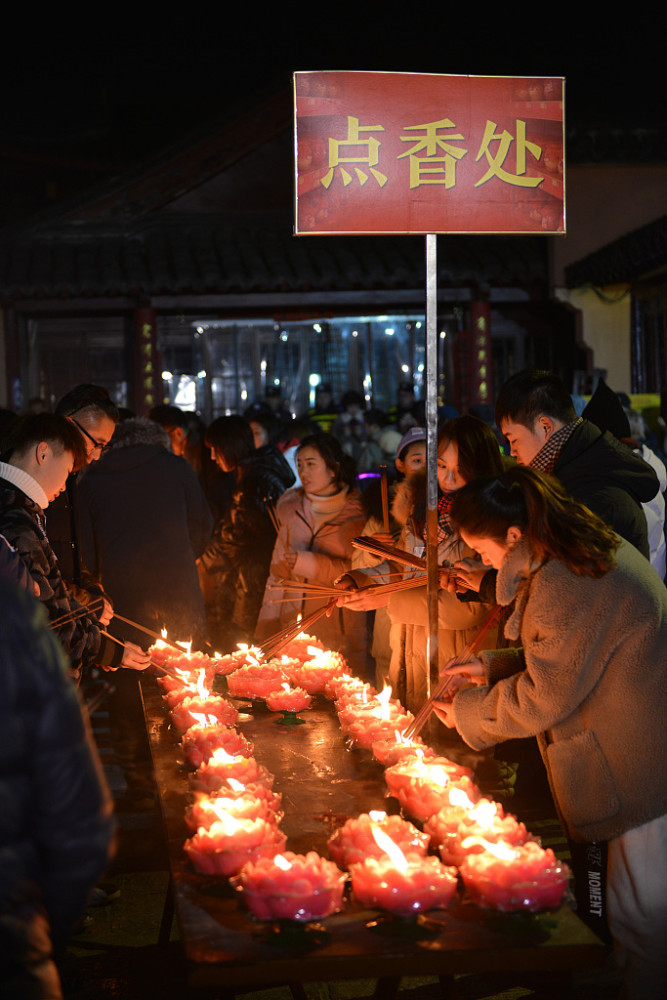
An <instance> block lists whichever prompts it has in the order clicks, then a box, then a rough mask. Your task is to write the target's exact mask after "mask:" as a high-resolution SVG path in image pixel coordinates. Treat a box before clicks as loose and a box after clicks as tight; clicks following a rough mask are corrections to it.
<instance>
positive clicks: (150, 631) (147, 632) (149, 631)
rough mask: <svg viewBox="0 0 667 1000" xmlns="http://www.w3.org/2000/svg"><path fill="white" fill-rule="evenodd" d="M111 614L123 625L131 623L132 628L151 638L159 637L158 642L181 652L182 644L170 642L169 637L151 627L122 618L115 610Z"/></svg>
mask: <svg viewBox="0 0 667 1000" xmlns="http://www.w3.org/2000/svg"><path fill="white" fill-rule="evenodd" d="M113 616H114V618H117V619H118V621H119V622H123V623H124V624H125V625H131V626H132V628H136V629H139V631H140V632H143V633H144V634H145V635H148V636H150V637H151V638H152V639H156V640H157V639H159V640H160V642H164V644H165V645H166V646H171V648H172V649H175V650H176V651H177V652H179V653H182V652H183V646H179V645H178V643H177V642H172V641H171V639H165V637H164V636H163V635H161V634H160V633H159V632H154V631H153V629H152V628H146V626H145V625H140V624H139V622H133V621H132V619H131V618H123V616H122V615H119V614H118V612H117V611H114V614H113Z"/></svg>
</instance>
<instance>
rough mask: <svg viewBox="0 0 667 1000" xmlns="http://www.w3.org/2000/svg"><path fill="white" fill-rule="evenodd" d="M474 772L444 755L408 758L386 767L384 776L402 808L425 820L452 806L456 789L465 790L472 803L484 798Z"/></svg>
mask: <svg viewBox="0 0 667 1000" xmlns="http://www.w3.org/2000/svg"><path fill="white" fill-rule="evenodd" d="M471 773H472V772H471V771H470V769H469V768H466V767H463V766H462V765H460V764H455V763H454V762H453V761H449V760H447V759H446V758H445V757H433V758H427V759H422V758H419V757H414V758H410V757H407V758H404V759H403V760H401V761H399V763H398V764H394V766H393V767H389V768H387V770H386V771H385V779H386V781H387V785H388V786H389V793H390V794H391V795H394V796H396V798H397V799H398V801H399V802H400V804H401V807H402V808H403V809H405V811H406V812H407V813H408V814H409V815H410V816H414V817H415V819H418V820H421V821H422V822H423V821H424V820H427V819H429V818H430V817H431V816H433V815H434V814H435V813H437V812H439V811H440V810H441V809H443V808H444V807H445V806H448V805H450V799H449V795H450V792H451V790H452V789H454V788H460V789H462V790H463V791H464V792H465V793H466V795H467V796H468V798H470V799H471V800H472V801H473V802H477V801H478V800H479V799H480V798H481V793H480V791H479V789H478V788H477V786H476V785H474V784H473V781H472V778H471V777H470V775H471Z"/></svg>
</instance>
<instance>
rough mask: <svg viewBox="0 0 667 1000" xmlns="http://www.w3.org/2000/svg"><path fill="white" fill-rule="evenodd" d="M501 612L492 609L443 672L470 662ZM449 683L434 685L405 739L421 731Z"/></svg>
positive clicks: (441, 681)
mask: <svg viewBox="0 0 667 1000" xmlns="http://www.w3.org/2000/svg"><path fill="white" fill-rule="evenodd" d="M503 610H504V608H502V607H501V606H500V605H496V607H494V608H493V610H492V611H490V612H489V614H488V615H487V617H486V618H485V619H484V621H483V622H482V625H481V627H480V629H479V632H478V633H477V635H476V636H475V638H474V639H472V640H471V641H470V642H469V643H468V645H467V646H466V647H465V648H464V649H462V650H461V652H460V653H457V654H456V656H453V657H452V658H451V660H448V662H447V663H446V664H445V666H444V667H443V670H446V669H447V668H448V667H453V666H456V665H457V664H459V663H467V662H468V661H469V660H470V657H471V656H474V654H475V653H476V652H477V650H478V649H479V646H480V644H481V642H482V639H483V638H484V636H485V635H486V634H487V632H489V630H490V629H492V628H493V626H494V625H497V623H498V621H499V619H500V616H501V615H502V613H503ZM451 681H452V678H451V677H443V678H441V680H440V681H439V683H438V684H437V685H436V688H435V690H434V691H433V693H432V695H431V697H430V698H428V700H427V701H425V702H424V704H423V705H422V707H421V708H420V709H419V711H418V712H417V714H416V715H415V717H414V719H413V720H412V723H411V724H410V725H409V726H408V727H407V729H405V731H404V734H403V735H404V736H406V737H407V738H413V737H415V736H417V735H418V734H419V733H420V732H421V731H422V729H423V728H424V725H425V723H426V720H427V719H428V717H429V715H430V714H431V712H432V711H433V703H434V702H436V701H439V700H440V699H441V698H442V697H443V695H444V694H445V693H446V691H447V688H448V687H449V685H450V684H451Z"/></svg>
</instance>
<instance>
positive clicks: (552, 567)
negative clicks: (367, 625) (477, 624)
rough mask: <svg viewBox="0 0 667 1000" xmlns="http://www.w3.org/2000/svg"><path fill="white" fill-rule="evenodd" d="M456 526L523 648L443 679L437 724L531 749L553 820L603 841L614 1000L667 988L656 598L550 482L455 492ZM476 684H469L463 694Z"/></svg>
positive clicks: (662, 609) (662, 623)
mask: <svg viewBox="0 0 667 1000" xmlns="http://www.w3.org/2000/svg"><path fill="white" fill-rule="evenodd" d="M452 519H453V521H454V523H455V524H456V525H457V526H458V529H459V532H460V534H461V536H462V537H463V538H464V540H465V541H466V542H467V543H468V544H469V545H470V546H471V547H472V548H473V549H475V550H476V551H477V552H478V553H479V554H480V555H481V556H482V558H483V559H484V561H485V562H486V563H487V564H490V565H492V566H493V567H494V568H496V569H497V570H498V580H497V585H496V592H497V598H498V601H499V603H501V604H505V605H509V604H512V602H514V606H513V611H512V614H511V616H510V618H509V619H508V622H507V624H506V626H505V631H506V634H509V636H510V637H513V638H515V639H519V638H520V640H521V642H522V648H515V649H504V650H498V651H493V652H486V653H483V654H482V655H481V658H480V659H478V660H474V661H473V662H472V663H470V664H466V665H464V666H461V667H454V668H452V671H451V672H452V674H453V675H462V676H464V677H467V678H469V679H471V680H472V681H473V685H472V686H469V687H465V688H462V689H461V690H459V691H458V692H457V694H456V695H455V697H454V701H453V703H451V704H450V705H443V706H441V708H440V709H439V710H438V714H439V715H440V717H441V719H442V720H443V721H444V722H445V724H446V725H455V726H456V728H457V729H458V731H459V733H460V734H461V736H462V737H463V738H464V740H465V741H466V743H468V745H469V746H471V747H473V748H474V749H477V750H481V749H484V748H486V747H489V746H492V745H493V744H495V743H497V742H499V741H501V740H507V739H512V738H515V737H525V736H537V737H538V742H539V745H540V751H541V753H542V757H543V760H544V763H545V766H546V769H547V773H548V776H549V782H550V784H551V788H552V792H553V795H554V799H555V802H556V805H557V807H558V809H559V811H560V814H561V818H562V820H563V823H564V825H565V827H566V829H567V831H568V833H569V835H570V836H571V837H572V839H574V840H576V841H583V842H591V841H600V840H607V841H608V842H609V843H608V874H607V896H608V900H607V904H608V919H609V927H610V930H611V933H612V935H613V937H614V940H615V943H616V945H617V948H618V949H619V957H620V962H621V966H622V968H623V969H624V971H625V993H624V994H623V995H624V996H625V997H632V998H641V1000H653V998H656V1000H657V998H658V997H660V998H661V997H663V996H664V986H665V982H667V956H666V953H665V948H664V943H665V940H667V902H666V897H665V885H666V884H667V815H666V814H667V784H666V783H665V772H666V771H667V743H666V742H665V738H664V718H665V710H666V709H667V591H666V590H665V587H664V585H663V584H662V581H661V580H660V578H659V577H658V575H657V573H655V571H654V570H653V569H652V568H651V567H650V566H649V564H648V563H647V562H646V560H645V559H644V558H643V557H642V556H641V555H640V554H639V553H638V552H637V550H636V549H635V548H634V547H633V546H632V545H630V544H629V543H628V542H625V541H623V540H621V539H619V537H618V536H617V535H615V534H614V533H613V531H612V530H611V529H610V528H608V527H607V525H606V524H604V522H602V521H601V520H600V519H599V518H598V517H596V515H594V514H592V513H591V512H590V511H589V510H588V509H587V508H586V507H583V506H582V505H580V504H577V503H575V502H574V501H572V500H570V499H569V498H568V497H567V495H566V494H565V493H564V492H563V490H562V487H560V485H559V484H558V483H557V482H556V481H555V480H553V479H549V478H548V477H543V476H541V475H540V474H539V473H537V472H535V471H534V470H532V469H528V468H523V467H517V468H515V469H513V470H510V471H509V472H506V473H504V474H503V475H502V476H500V477H498V478H497V479H492V480H479V481H478V482H476V483H472V484H471V485H470V486H469V487H468V488H467V489H466V490H463V491H462V492H461V494H460V495H459V497H458V498H457V500H456V501H455V504H454V505H453V508H452ZM475 682H476V683H475Z"/></svg>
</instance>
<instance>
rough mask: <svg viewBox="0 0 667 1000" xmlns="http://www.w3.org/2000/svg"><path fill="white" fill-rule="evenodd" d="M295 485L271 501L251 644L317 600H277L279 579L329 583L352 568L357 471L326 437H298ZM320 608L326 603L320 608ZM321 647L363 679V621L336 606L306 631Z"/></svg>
mask: <svg viewBox="0 0 667 1000" xmlns="http://www.w3.org/2000/svg"><path fill="white" fill-rule="evenodd" d="M297 468H298V470H299V477H300V479H301V483H302V485H301V486H299V487H296V488H295V489H292V490H288V491H287V492H286V493H284V494H283V496H282V497H281V498H280V500H279V501H278V506H277V509H276V513H277V516H278V521H279V522H280V531H279V533H278V537H277V539H276V544H275V548H274V550H273V558H272V560H271V572H270V575H269V579H268V581H267V589H266V592H265V594H264V602H263V604H262V610H261V612H260V615H259V621H258V623H257V632H256V640H257V642H259V643H260V644H261V641H262V639H266V638H268V637H269V636H271V635H274V634H275V633H277V632H279V631H280V630H281V629H282V628H285V627H286V626H287V625H289V624H290V623H291V622H295V621H296V619H297V616H298V614H299V613H303V614H304V615H307V614H310V613H311V612H312V611H315V610H316V608H317V607H318V604H317V601H308V603H307V604H305V603H304V601H303V600H302V598H300V597H296V598H295V599H294V600H293V601H286V602H285V603H283V602H282V599H283V598H284V597H285V596H286V595H285V592H284V591H283V590H282V589H280V582H281V580H284V579H296V580H312V581H315V582H317V583H323V584H329V585H333V583H334V581H335V580H336V579H337V578H338V577H339V576H341V574H343V573H345V572H346V571H347V570H348V569H349V568H350V564H351V559H352V539H353V538H354V537H355V536H357V535H360V534H361V532H362V529H363V526H364V523H365V521H366V515H365V512H364V508H363V505H362V503H361V499H360V497H359V494H358V493H357V491H356V490H355V489H354V486H353V483H354V479H355V473H356V468H355V464H354V461H353V460H352V459H351V458H350V457H349V455H346V454H345V453H344V452H343V450H342V448H341V446H340V443H339V442H338V441H337V440H336V438H334V437H332V436H331V435H330V434H313V435H312V436H311V437H308V438H304V440H303V441H302V442H301V447H300V448H299V451H298V453H297ZM323 603H326V602H323ZM312 633H313V634H314V635H316V636H317V637H318V638H319V639H320V640H321V641H322V642H323V643H324V644H325V646H326V647H327V648H328V649H336V650H338V651H339V652H341V653H343V654H344V655H345V656H346V658H347V660H348V663H349V665H350V667H351V668H352V669H353V670H357V671H359V672H361V673H362V674H365V671H366V667H367V655H368V654H367V647H368V635H367V630H366V616H365V615H357V614H353V613H352V612H350V611H347V610H344V609H342V608H335V609H334V612H333V614H332V615H331V616H330V617H327V616H323V617H322V618H320V620H319V621H318V622H317V623H316V625H314V626H313V628H312Z"/></svg>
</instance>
